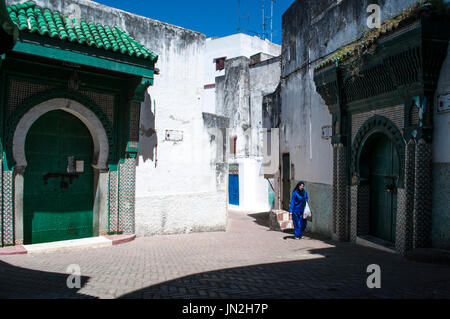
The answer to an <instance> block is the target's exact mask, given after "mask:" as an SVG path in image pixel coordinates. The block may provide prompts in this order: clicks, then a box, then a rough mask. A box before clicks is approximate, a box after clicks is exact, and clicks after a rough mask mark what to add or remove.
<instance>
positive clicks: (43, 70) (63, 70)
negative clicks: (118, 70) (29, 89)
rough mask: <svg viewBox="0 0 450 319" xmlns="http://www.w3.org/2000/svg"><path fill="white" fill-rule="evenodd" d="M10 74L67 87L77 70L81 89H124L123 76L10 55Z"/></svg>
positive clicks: (8, 61) (7, 64)
mask: <svg viewBox="0 0 450 319" xmlns="http://www.w3.org/2000/svg"><path fill="white" fill-rule="evenodd" d="M5 68H6V69H7V72H8V75H9V76H10V77H11V78H12V77H14V78H16V79H19V80H21V81H27V82H32V83H40V84H42V83H46V84H51V85H55V86H61V87H64V88H66V87H67V80H68V78H69V77H70V76H71V74H72V73H73V72H74V71H76V72H77V73H78V76H79V79H80V82H81V83H80V90H85V89H86V90H89V91H95V92H98V93H105V94H111V93H112V92H115V93H120V92H121V91H122V89H123V81H124V79H123V77H120V76H112V75H108V74H102V73H92V72H90V71H86V70H85V69H84V66H83V67H81V66H79V68H74V67H67V66H63V65H62V62H61V65H52V64H48V63H43V62H36V61H32V62H31V61H30V60H26V59H23V58H18V57H11V56H8V59H7V61H6V62H5Z"/></svg>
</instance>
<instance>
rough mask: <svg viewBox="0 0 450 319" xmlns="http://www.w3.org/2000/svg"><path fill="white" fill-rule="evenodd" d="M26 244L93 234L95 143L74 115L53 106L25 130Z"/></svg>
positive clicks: (24, 201)
mask: <svg viewBox="0 0 450 319" xmlns="http://www.w3.org/2000/svg"><path fill="white" fill-rule="evenodd" d="M25 156H26V161H27V167H26V169H25V174H24V195H23V196H24V197H23V205H24V207H23V220H24V243H25V244H37V243H43V242H53V241H60V240H69V239H78V238H86V237H91V236H92V235H93V206H94V190H93V189H94V174H93V168H92V162H93V156H94V143H93V138H92V136H91V133H90V131H89V129H88V128H87V127H86V125H85V124H84V123H83V122H82V121H81V120H80V119H79V118H77V117H76V116H75V115H73V114H71V113H69V112H66V111H62V110H52V111H49V112H47V113H45V114H43V115H42V116H40V117H39V118H38V119H37V120H36V121H35V122H34V123H33V124H32V125H31V127H30V129H29V130H28V133H27V135H26V141H25Z"/></svg>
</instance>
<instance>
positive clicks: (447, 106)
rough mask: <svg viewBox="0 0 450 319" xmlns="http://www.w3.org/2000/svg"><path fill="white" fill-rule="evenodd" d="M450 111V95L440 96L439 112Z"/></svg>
mask: <svg viewBox="0 0 450 319" xmlns="http://www.w3.org/2000/svg"><path fill="white" fill-rule="evenodd" d="M448 111H450V93H446V94H441V95H438V100H437V112H438V113H443V112H448Z"/></svg>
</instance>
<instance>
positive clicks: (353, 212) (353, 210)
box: [350, 185, 359, 242]
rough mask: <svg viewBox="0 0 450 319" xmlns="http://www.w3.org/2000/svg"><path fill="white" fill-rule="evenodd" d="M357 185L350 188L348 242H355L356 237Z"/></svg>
mask: <svg viewBox="0 0 450 319" xmlns="http://www.w3.org/2000/svg"><path fill="white" fill-rule="evenodd" d="M358 187H359V186H358V185H353V186H351V187H350V200H351V205H350V210H351V211H350V241H352V242H356V237H357V236H358V204H359V202H358Z"/></svg>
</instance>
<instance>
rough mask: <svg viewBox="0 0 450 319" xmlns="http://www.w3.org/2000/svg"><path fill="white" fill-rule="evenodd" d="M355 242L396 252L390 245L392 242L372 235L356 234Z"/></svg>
mask: <svg viewBox="0 0 450 319" xmlns="http://www.w3.org/2000/svg"><path fill="white" fill-rule="evenodd" d="M356 244H358V245H361V246H366V247H371V248H375V249H379V250H383V251H385V252H388V253H393V254H396V251H395V247H394V246H393V245H392V243H389V242H387V241H384V240H382V239H379V238H376V237H373V236H369V235H366V236H358V237H356Z"/></svg>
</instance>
